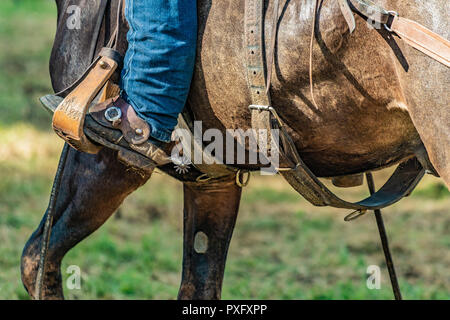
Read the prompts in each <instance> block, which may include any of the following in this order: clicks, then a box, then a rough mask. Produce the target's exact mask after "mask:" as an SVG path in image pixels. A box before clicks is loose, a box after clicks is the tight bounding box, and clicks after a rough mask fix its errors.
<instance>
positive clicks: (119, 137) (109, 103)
mask: <svg viewBox="0 0 450 320" xmlns="http://www.w3.org/2000/svg"><path fill="white" fill-rule="evenodd" d="M40 100H41V102H42V104H43V105H44V107H45V108H46V109H47V110H48V111H50V112H51V113H53V112H54V110H56V107H57V106H58V105H59V103H61V101H62V98H61V97H58V96H55V95H48V96H45V97H42V98H41V99H40ZM84 133H85V134H86V136H87V137H88V138H89V139H90V140H91V142H93V143H95V144H97V145H99V146H100V147H101V146H104V147H107V148H110V149H113V150H116V151H118V158H119V160H121V161H122V162H125V163H127V164H128V165H131V166H133V167H136V168H139V169H143V170H145V171H147V170H149V171H151V170H153V169H154V168H155V167H157V166H163V165H165V164H167V163H170V162H172V160H171V158H170V157H169V156H168V154H170V151H171V149H172V148H173V146H174V143H164V142H161V141H158V140H156V139H153V138H152V137H150V126H149V125H148V123H147V122H146V121H144V120H142V119H141V118H139V116H138V115H137V114H136V112H135V111H134V109H133V107H132V106H131V105H130V104H128V103H127V102H126V101H125V100H124V99H122V98H121V97H120V96H116V97H114V98H110V99H107V100H106V101H104V102H101V103H98V104H96V105H93V106H92V107H91V108H90V111H89V113H88V114H86V118H85V120H84ZM75 148H76V146H75Z"/></svg>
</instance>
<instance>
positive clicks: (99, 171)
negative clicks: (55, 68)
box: [21, 149, 150, 299]
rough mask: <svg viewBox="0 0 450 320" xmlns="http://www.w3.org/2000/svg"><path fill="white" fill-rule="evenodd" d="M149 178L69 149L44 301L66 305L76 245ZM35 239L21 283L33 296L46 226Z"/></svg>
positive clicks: (111, 157) (108, 154)
mask: <svg viewBox="0 0 450 320" xmlns="http://www.w3.org/2000/svg"><path fill="white" fill-rule="evenodd" d="M149 177H150V175H149V174H142V173H138V172H136V171H134V170H132V169H130V168H129V167H127V166H125V165H123V164H122V163H120V162H119V161H118V160H117V157H116V155H115V154H114V153H113V152H112V151H111V150H107V149H104V150H102V151H101V152H100V153H99V154H98V155H88V154H84V153H80V152H77V151H75V150H74V149H70V150H69V153H68V158H67V163H66V167H65V169H64V173H63V176H62V184H61V189H60V192H59V195H58V198H57V200H56V203H55V211H54V212H55V213H54V220H53V228H52V233H51V238H50V242H49V250H48V256H47V268H46V273H45V274H44V276H43V279H44V285H43V295H42V297H43V298H44V299H62V298H64V295H63V287H62V278H61V270H60V268H61V261H62V259H63V257H64V255H65V254H66V253H67V252H68V251H69V250H70V249H71V248H73V247H74V246H75V245H76V244H77V243H79V242H80V241H81V240H83V239H84V238H86V237H87V236H88V235H90V234H91V233H92V232H94V231H95V230H97V229H98V228H99V227H100V226H101V225H102V224H103V223H104V222H105V221H106V220H107V219H108V218H109V217H110V216H111V214H112V213H113V212H114V211H115V210H116V209H117V208H118V207H119V206H120V204H121V203H122V201H123V200H124V199H125V198H126V196H127V195H129V194H130V193H131V192H133V191H134V190H136V189H137V188H138V187H140V186H141V185H143V184H144V183H145V182H146V181H147V180H148V179H149ZM46 215H47V213H46V214H45V215H44V218H43V220H42V222H41V224H40V225H39V227H38V228H37V230H36V231H35V232H34V233H33V234H32V235H31V237H30V239H29V240H28V242H27V244H26V245H25V248H24V250H23V253H22V263H21V269H22V282H23V284H24V286H25V288H26V289H27V291H28V293H29V294H30V295H31V296H34V290H35V280H36V274H37V270H38V264H39V252H40V247H41V240H42V233H43V229H44V221H45V218H46Z"/></svg>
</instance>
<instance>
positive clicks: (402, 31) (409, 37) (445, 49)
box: [390, 15, 450, 67]
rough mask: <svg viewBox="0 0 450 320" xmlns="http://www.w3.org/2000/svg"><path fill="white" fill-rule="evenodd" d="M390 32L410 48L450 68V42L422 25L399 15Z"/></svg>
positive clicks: (395, 18)
mask: <svg viewBox="0 0 450 320" xmlns="http://www.w3.org/2000/svg"><path fill="white" fill-rule="evenodd" d="M390 31H393V32H395V33H396V34H397V35H398V36H399V37H400V38H401V39H402V40H403V41H405V42H406V43H407V44H409V45H410V46H412V47H414V48H415V49H417V50H419V51H421V52H423V53H425V54H426V55H428V56H430V57H431V58H433V59H435V60H437V61H439V62H440V63H442V64H444V65H445V66H447V67H450V41H448V40H446V39H444V38H443V37H441V36H440V35H438V34H436V33H434V32H433V31H431V30H429V29H427V28H425V27H424V26H422V25H421V24H419V23H417V22H415V21H412V20H409V19H405V18H402V17H399V16H398V15H395V16H394V19H393V20H392V24H391V26H390Z"/></svg>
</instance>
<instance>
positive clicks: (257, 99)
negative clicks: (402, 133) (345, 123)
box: [244, 0, 425, 211]
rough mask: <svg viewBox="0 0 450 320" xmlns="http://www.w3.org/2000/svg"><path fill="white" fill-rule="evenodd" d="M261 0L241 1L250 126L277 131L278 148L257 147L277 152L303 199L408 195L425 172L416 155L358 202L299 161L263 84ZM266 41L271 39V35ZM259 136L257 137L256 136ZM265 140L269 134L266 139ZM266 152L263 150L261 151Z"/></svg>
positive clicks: (326, 201) (339, 203) (330, 202)
mask: <svg viewBox="0 0 450 320" xmlns="http://www.w3.org/2000/svg"><path fill="white" fill-rule="evenodd" d="M263 15H264V0H246V1H245V19H244V23H245V50H246V70H247V82H248V87H249V91H250V98H251V102H252V105H251V106H250V109H251V114H252V127H253V129H254V130H255V131H256V132H259V131H260V130H267V136H268V137H271V133H272V132H273V129H278V130H279V132H280V141H281V142H282V143H281V144H280V145H279V146H277V149H278V150H271V146H272V144H271V143H270V142H267V143H264V144H261V143H260V142H259V141H258V142H259V144H258V147H259V150H260V151H261V150H264V151H266V150H267V151H270V152H271V153H278V154H279V156H280V163H281V164H282V165H283V166H284V168H282V169H279V173H280V174H281V175H282V176H283V177H284V178H285V179H286V181H288V182H289V184H290V185H291V186H292V187H293V188H294V189H295V190H296V191H297V192H298V193H300V194H301V195H302V196H303V197H304V198H305V199H306V200H308V201H309V202H311V203H312V204H314V205H316V206H333V207H337V208H345V209H352V210H359V211H365V210H374V209H381V208H384V207H387V206H389V205H392V204H393V203H395V202H397V201H399V200H400V199H402V198H403V197H405V196H407V195H409V194H410V193H411V191H412V190H413V189H414V188H415V186H416V185H417V184H418V183H419V181H420V180H421V178H422V177H423V175H424V174H425V170H424V168H423V167H422V166H421V165H420V163H419V161H418V160H417V159H416V158H412V159H410V160H408V161H406V162H404V163H402V164H400V165H399V166H398V168H397V170H396V171H395V172H394V174H393V175H392V177H391V178H390V179H389V180H388V181H387V183H386V184H385V185H384V186H383V187H382V188H381V189H380V190H379V191H378V192H376V193H374V194H373V195H371V196H370V197H368V198H367V199H364V200H362V201H359V202H355V203H352V202H348V201H345V200H343V199H341V198H339V197H337V196H336V195H335V194H334V193H333V192H331V191H330V190H329V189H328V188H327V187H326V186H325V185H324V184H323V183H322V182H321V181H320V180H319V179H318V178H317V177H316V176H315V175H314V173H313V172H312V171H311V170H310V169H309V168H308V167H307V166H306V164H305V163H304V162H303V161H302V159H301V157H300V155H299V153H298V151H297V149H296V147H295V145H294V142H293V141H292V139H291V137H290V136H289V134H288V133H287V130H286V129H285V125H284V123H283V121H282V120H281V118H280V117H279V116H278V114H277V112H276V110H275V108H274V107H273V106H272V103H271V98H270V93H269V90H268V88H267V87H266V85H270V79H266V73H265V71H264V63H265V57H264V44H263V39H264V24H263ZM274 15H276V17H273V21H274V23H277V22H278V5H277V3H275V5H274ZM273 30H275V31H272V37H275V36H276V34H277V33H276V28H275V27H274V28H273ZM271 40H272V41H271V42H270V43H272V44H273V43H275V40H274V39H271ZM272 55H274V51H273V48H272V50H269V57H268V61H269V62H270V65H267V69H268V70H270V69H271V68H272V63H273V58H272ZM258 140H259V139H258ZM268 140H269V141H270V140H271V138H269V139H268ZM265 154H267V153H265Z"/></svg>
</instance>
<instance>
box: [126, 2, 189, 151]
mask: <svg viewBox="0 0 450 320" xmlns="http://www.w3.org/2000/svg"><path fill="white" fill-rule="evenodd" d="M125 17H126V19H127V21H128V24H129V26H130V30H129V32H128V35H127V40H128V50H127V52H126V55H125V60H124V68H123V71H122V75H121V81H120V87H121V89H122V97H123V98H124V99H125V100H126V101H127V102H128V103H129V104H131V106H132V107H133V108H134V109H135V110H136V112H137V114H138V115H139V116H140V117H141V118H143V119H144V120H146V121H147V122H148V124H149V125H150V127H151V133H150V135H151V137H153V138H155V139H157V140H160V141H163V142H168V141H170V138H171V133H172V131H173V129H174V128H175V126H176V124H177V118H178V115H179V113H180V112H181V111H182V110H183V108H184V105H185V103H186V99H187V95H188V93H189V87H190V84H191V80H192V74H193V70H194V64H195V54H196V45H197V0H126V5H125Z"/></svg>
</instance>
